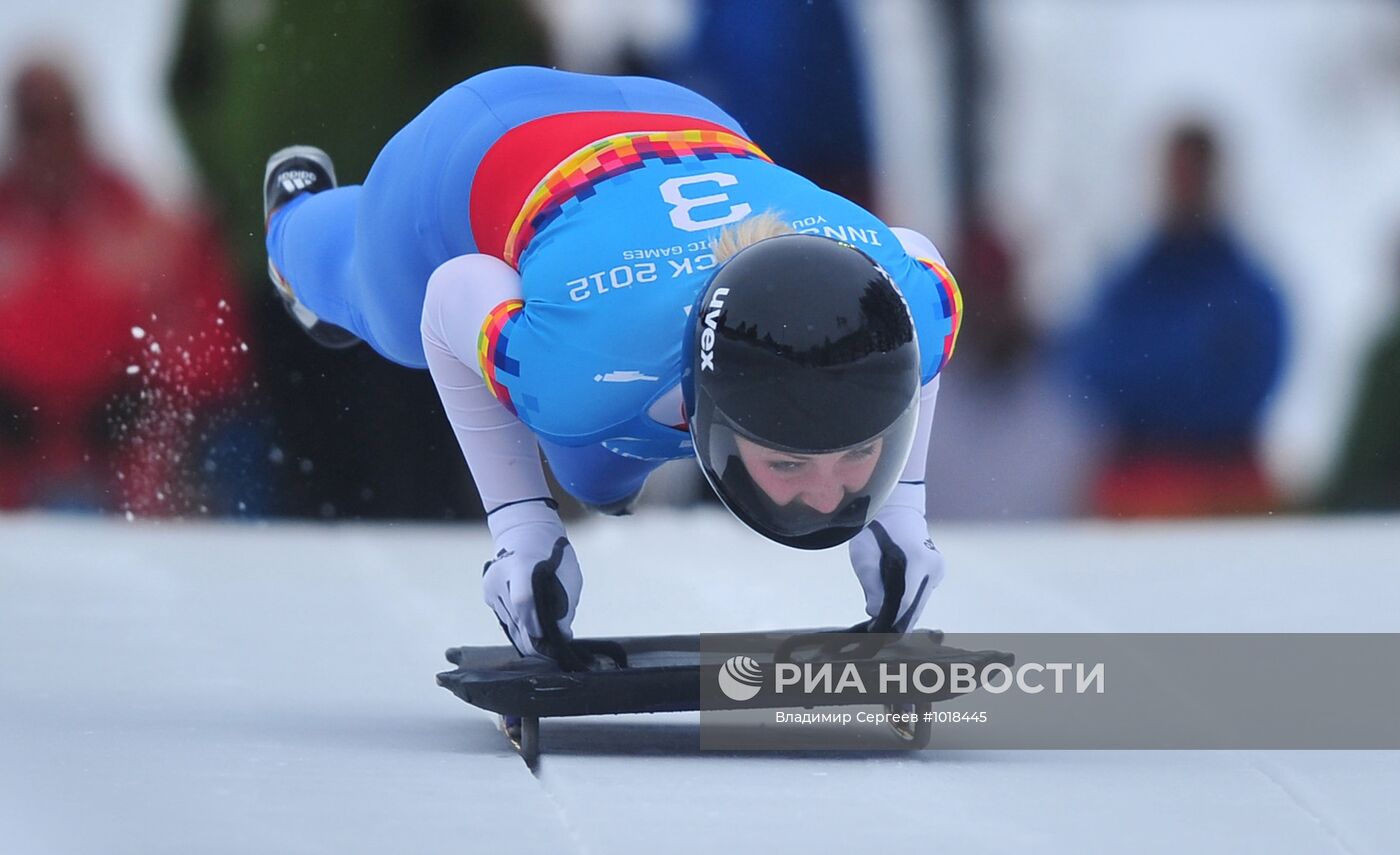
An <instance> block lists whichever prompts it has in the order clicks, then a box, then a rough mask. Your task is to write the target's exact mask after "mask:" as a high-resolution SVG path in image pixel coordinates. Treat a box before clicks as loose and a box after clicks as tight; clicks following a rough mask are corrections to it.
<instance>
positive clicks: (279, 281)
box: [263, 145, 360, 350]
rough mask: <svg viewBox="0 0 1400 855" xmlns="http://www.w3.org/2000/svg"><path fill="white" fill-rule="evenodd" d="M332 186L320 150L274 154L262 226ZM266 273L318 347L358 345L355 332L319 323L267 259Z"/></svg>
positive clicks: (267, 178)
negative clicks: (284, 208) (281, 211)
mask: <svg viewBox="0 0 1400 855" xmlns="http://www.w3.org/2000/svg"><path fill="white" fill-rule="evenodd" d="M335 186H336V183H335V166H334V165H333V164H332V163H331V158H330V155H328V154H326V153H325V152H324V151H321V150H320V149H319V148H316V147H315V146H309V145H294V146H288V147H287V148H284V149H282V150H281V151H278V152H276V153H274V154H273V155H272V157H269V158H268V159H267V169H266V170H265V171H264V172H263V223H264V224H266V223H269V222H271V220H272V214H273V212H274V211H276V210H277V209H278V208H280V207H282V206H283V205H285V204H287V203H288V202H290V201H292V199H294V198H296V197H297V196H298V195H300V194H302V193H320V192H321V191H323V190H330V189H332V188H334V187H335ZM267 274H268V276H269V277H270V278H271V279H272V284H273V286H274V287H275V288H276V289H277V295H278V296H279V297H281V298H282V304H283V305H284V306H286V307H287V314H289V315H291V316H292V319H293V320H295V321H296V322H297V325H298V326H300V327H301V328H302V329H303V330H305V331H306V334H307V335H309V336H311V338H312V339H313V340H314V341H315V342H316V343H317V344H319V345H321V346H322V347H330V348H335V349H337V350H339V349H341V348H346V347H353V346H354V345H357V344H359V343H360V339H359V338H358V337H357V336H356V335H355V334H354V333H352V332H350V331H349V330H347V329H345V328H344V327H338V326H336V325H335V324H332V323H327V322H326V321H323V320H321V319H320V318H318V317H316V313H315V312H313V311H311V310H310V309H308V308H307V307H306V306H304V305H303V304H302V303H301V302H300V301H298V300H297V298H296V294H295V293H294V292H293V291H292V286H291V285H289V284H288V283H287V280H286V279H283V278H282V274H281V273H279V272H278V270H277V268H276V267H275V266H273V264H272V259H270V258H269V259H268V261H267Z"/></svg>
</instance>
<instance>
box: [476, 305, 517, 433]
mask: <svg viewBox="0 0 1400 855" xmlns="http://www.w3.org/2000/svg"><path fill="white" fill-rule="evenodd" d="M524 308H525V301H524V300H506V301H505V302H504V303H501V304H500V305H498V306H496V308H494V309H492V310H491V311H490V312H488V313H487V315H486V320H485V321H483V322H482V324H481V335H480V336H478V337H477V340H476V358H477V361H478V362H479V363H480V364H481V376H482V377H484V378H486V388H487V389H489V390H491V394H492V395H494V396H495V398H496V400H498V401H500V402H501V404H502V405H503V406H505V408H506V409H507V410H510V412H511V414H512V415H518V414H517V413H516V411H515V402H514V401H512V400H511V398H510V390H509V389H507V388H506V387H505V385H504V384H503V383H502V382H501V375H502V374H505V375H509V376H511V377H519V376H520V363H519V362H517V361H516V360H514V359H511V358H510V354H509V353H508V352H507V351H508V350H509V349H510V331H509V330H510V326H511V321H513V320H515V318H516V317H517V316H518V315H519V314H520V312H521V311H522V310H523V309H524Z"/></svg>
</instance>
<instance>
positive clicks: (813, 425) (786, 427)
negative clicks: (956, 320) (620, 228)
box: [683, 235, 920, 549]
mask: <svg viewBox="0 0 1400 855" xmlns="http://www.w3.org/2000/svg"><path fill="white" fill-rule="evenodd" d="M688 347H689V350H688V351H687V360H686V365H685V369H684V375H683V378H684V379H683V382H684V388H685V399H686V415H687V417H688V420H689V422H690V431H691V436H692V439H693V440H694V443H695V454H696V456H697V457H698V458H699V459H700V468H701V469H702V470H704V472H705V477H706V478H707V479H708V480H709V482H710V485H711V486H712V487H714V489H715V492H716V493H718V494H719V497H720V499H721V500H723V501H724V504H725V506H726V507H728V508H729V510H730V511H731V512H732V513H733V514H734V515H735V516H737V517H738V518H739V519H740V520H742V521H743V522H744V523H745V524H746V525H748V526H749V527H750V528H752V529H753V530H755V531H757V532H758V533H759V534H761V535H763V536H764V537H767V538H769V539H770V540H775V541H777V542H778V543H782V544H785V545H787V546H795V547H798V548H800V549H824V548H826V547H829V546H836V545H837V544H840V543H844V542H846V541H847V540H850V539H851V538H853V537H855V536H856V535H857V534H858V533H860V531H861V529H862V528H864V527H865V525H866V524H867V523H869V522H870V520H871V519H873V518H874V516H875V513H876V512H877V511H879V509H880V507H881V506H882V505H883V504H884V502H885V500H886V499H887V498H888V497H889V494H890V491H891V490H893V489H894V486H895V484H896V482H897V481H898V480H899V475H900V473H901V472H902V471H903V469H904V464H905V461H906V460H907V459H908V457H909V447H910V445H911V443H912V442H913V437H914V428H915V425H916V423H917V422H918V416H919V379H920V377H919V345H918V340H917V338H916V337H915V335H914V321H913V318H912V317H911V316H910V314H909V306H908V305H907V304H906V303H905V302H904V297H903V296H902V295H901V294H900V293H899V289H898V288H896V287H895V285H894V283H893V282H892V281H891V280H890V277H889V275H888V274H886V273H885V271H884V270H883V269H882V268H881V267H880V265H878V264H876V263H875V262H874V261H873V260H872V259H871V258H870V257H869V256H867V255H866V254H865V253H863V252H861V251H860V250H858V249H856V248H855V247H853V246H851V245H850V244H846V243H842V242H839V241H836V240H832V239H830V238H825V237H818V236H816V235H782V236H779V237H772V238H767V239H765V240H761V241H759V242H757V243H755V244H753V245H751V246H748V247H745V248H744V249H742V250H740V251H739V252H738V253H737V254H736V255H735V256H734V257H733V258H732V259H731V260H729V261H728V262H727V263H725V264H724V266H722V267H721V268H720V269H719V270H718V271H716V273H715V275H714V276H713V277H712V278H711V280H710V282H709V285H708V286H706V287H705V289H704V290H703V291H701V293H700V297H699V299H698V300H697V301H696V303H695V307H694V308H693V309H692V311H691V314H690V340H689V343H688ZM811 455H820V457H811Z"/></svg>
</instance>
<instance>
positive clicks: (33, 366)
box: [0, 62, 247, 513]
mask: <svg viewBox="0 0 1400 855" xmlns="http://www.w3.org/2000/svg"><path fill="white" fill-rule="evenodd" d="M11 95H12V97H11V98H10V109H11V113H12V121H11V125H12V128H13V131H12V137H11V140H10V143H9V145H8V146H7V147H6V157H5V160H4V166H3V170H2V171H0V330H3V334H0V508H14V507H24V506H36V505H38V506H61V507H74V508H86V509H108V510H116V509H134V510H138V511H142V512H157V513H158V512H165V513H170V512H176V511H179V510H182V508H181V507H180V506H179V502H180V498H181V496H182V495H185V494H188V493H189V492H190V491H189V489H188V484H187V483H186V479H185V478H184V475H183V468H184V466H185V464H186V463H187V462H188V461H187V460H186V459H185V458H186V456H187V452H188V450H189V446H190V442H189V434H190V433H191V432H192V431H193V430H194V429H195V428H194V427H193V426H194V424H195V422H196V421H197V418H196V416H197V414H198V411H200V410H202V409H203V408H204V407H205V406H206V405H207V404H208V403H209V402H211V401H214V400H216V399H219V398H221V397H224V396H226V395H227V394H228V393H229V392H230V391H233V390H236V389H237V388H239V387H241V386H242V384H243V383H244V382H245V380H246V377H247V369H246V364H245V363H246V357H244V356H242V354H243V350H242V347H241V346H240V341H241V325H240V324H239V321H238V313H237V312H236V311H234V303H233V302H232V293H231V290H230V287H229V286H230V280H229V277H228V275H227V269H228V267H227V264H226V262H225V260H224V258H223V251H222V247H220V246H219V245H218V242H217V241H216V240H213V239H212V231H211V230H210V229H209V228H208V226H207V225H206V224H202V222H201V220H200V219H199V218H198V217H183V218H180V219H176V218H172V217H167V216H164V215H162V214H161V213H160V212H158V211H157V210H155V209H154V208H153V206H152V205H151V204H150V203H148V202H147V200H146V199H145V198H144V197H143V196H142V194H141V193H140V192H139V191H138V190H137V188H136V187H135V186H134V185H133V184H132V183H131V182H130V181H128V180H127V179H126V178H125V177H124V176H122V175H121V174H119V173H118V172H117V171H116V170H114V169H113V168H112V167H110V166H108V165H107V164H105V163H103V162H102V160H101V159H100V158H99V156H98V155H97V154H96V153H95V151H94V150H93V147H92V145H91V144H90V142H89V138H88V135H87V134H86V132H85V127H84V123H83V115H82V110H81V108H80V104H79V99H78V96H77V92H76V90H75V88H74V87H73V85H72V83H71V82H70V80H69V79H68V77H67V76H66V75H65V74H64V72H63V71H62V70H61V69H60V68H58V67H57V66H55V65H52V64H49V63H45V62H36V63H32V64H30V65H27V66H26V67H25V68H23V69H22V70H21V72H20V73H19V75H18V76H17V77H16V79H15V81H14V83H13V86H12V89H11ZM122 402H125V403H122Z"/></svg>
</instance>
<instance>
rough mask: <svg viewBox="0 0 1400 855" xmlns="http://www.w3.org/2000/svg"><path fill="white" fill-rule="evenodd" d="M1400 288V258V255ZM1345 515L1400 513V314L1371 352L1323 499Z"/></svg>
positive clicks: (1398, 270)
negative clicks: (1386, 511)
mask: <svg viewBox="0 0 1400 855" xmlns="http://www.w3.org/2000/svg"><path fill="white" fill-rule="evenodd" d="M1396 262H1397V264H1396V282H1397V284H1400V253H1397V254H1396ZM1323 505H1324V506H1325V507H1328V508H1330V509H1332V510H1339V511H1374V510H1383V509H1385V510H1389V509H1395V508H1400V311H1397V312H1395V313H1394V314H1393V315H1392V316H1391V320H1390V329H1389V330H1387V331H1386V332H1385V333H1383V334H1382V335H1381V338H1380V340H1379V341H1377V342H1376V345H1375V348H1374V349H1373V350H1372V351H1371V356H1370V359H1369V360H1368V361H1367V364H1366V372H1365V374H1364V375H1363V376H1362V379H1361V386H1360V389H1359V394H1358V396H1357V403H1356V410H1355V412H1354V413H1353V414H1352V417H1351V425H1350V427H1349V428H1348V429H1347V434H1346V439H1345V441H1344V442H1343V444H1342V456H1341V461H1340V463H1339V464H1338V466H1337V471H1336V473H1335V474H1334V475H1333V477H1332V482H1331V484H1330V485H1328V489H1327V491H1326V494H1325V496H1324V499H1323Z"/></svg>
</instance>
